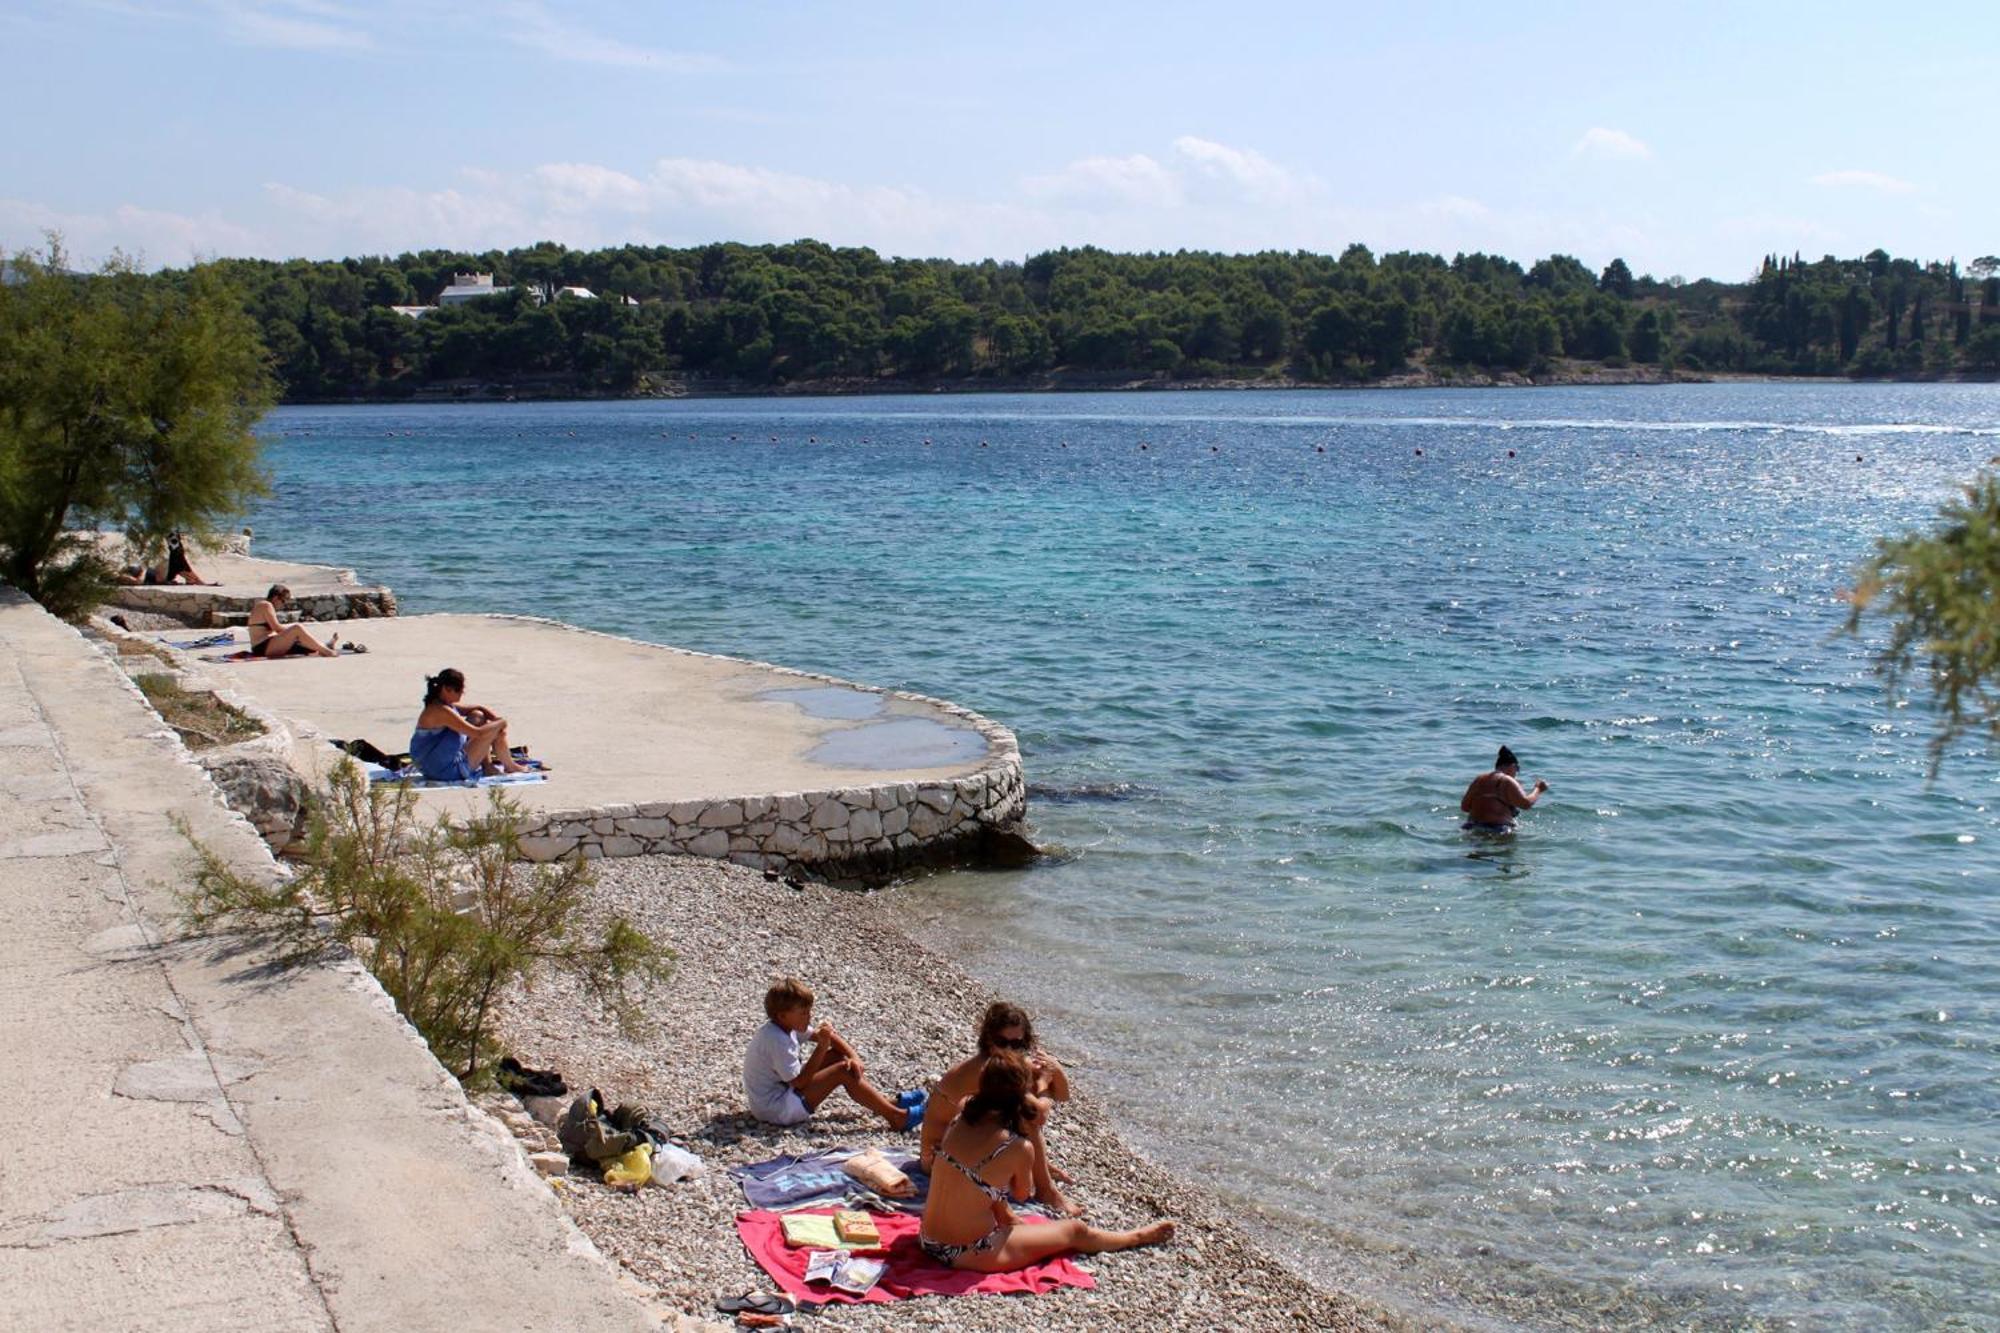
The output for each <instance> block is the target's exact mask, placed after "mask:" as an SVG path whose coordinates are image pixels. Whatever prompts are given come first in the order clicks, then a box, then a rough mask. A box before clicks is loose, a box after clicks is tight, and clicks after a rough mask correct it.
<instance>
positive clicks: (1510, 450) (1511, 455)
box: [1507, 449, 1514, 458]
mask: <svg viewBox="0 0 2000 1333" xmlns="http://www.w3.org/2000/svg"><path fill="white" fill-rule="evenodd" d="M1513 456H1514V451H1513V450H1512V449H1509V450H1508V451H1507V457H1509V458H1512V457H1513Z"/></svg>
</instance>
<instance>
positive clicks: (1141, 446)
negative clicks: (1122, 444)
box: [1139, 444, 1146, 453]
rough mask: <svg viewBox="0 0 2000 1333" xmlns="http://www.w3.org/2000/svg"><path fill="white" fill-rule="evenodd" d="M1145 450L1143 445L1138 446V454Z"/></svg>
mask: <svg viewBox="0 0 2000 1333" xmlns="http://www.w3.org/2000/svg"><path fill="white" fill-rule="evenodd" d="M1145 449H1146V446H1145V445H1143V444H1142V445H1140V446H1139V450H1140V452H1141V453H1143V452H1145Z"/></svg>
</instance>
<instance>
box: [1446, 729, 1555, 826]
mask: <svg viewBox="0 0 2000 1333" xmlns="http://www.w3.org/2000/svg"><path fill="white" fill-rule="evenodd" d="M1548 789H1549V784H1548V783H1546V782H1544V781H1543V780H1542V779H1540V778H1536V779H1535V786H1534V789H1533V790H1532V791H1530V790H1528V789H1526V788H1524V787H1522V786H1521V761H1520V760H1518V759H1516V758H1515V757H1514V752H1513V751H1512V750H1510V749H1508V748H1507V747H1506V746H1504V745H1503V746H1501V747H1500V755H1499V757H1498V758H1496V759H1495V760H1494V761H1493V771H1492V772H1490V773H1481V774H1480V775H1479V776H1478V777H1476V778H1474V779H1473V780H1472V785H1471V786H1469V787H1467V788H1466V789H1465V795H1464V796H1462V797H1460V798H1459V802H1458V808H1459V809H1460V810H1462V811H1464V812H1465V823H1464V824H1463V825H1461V826H1460V827H1462V828H1464V829H1465V830H1466V832H1468V833H1488V834H1498V833H1512V832H1513V831H1514V816H1515V815H1516V814H1518V813H1519V812H1520V811H1522V810H1526V809H1528V808H1529V807H1530V806H1532V805H1534V803H1535V802H1536V801H1539V800H1541V799H1542V793H1543V792H1545V791H1547V790H1548Z"/></svg>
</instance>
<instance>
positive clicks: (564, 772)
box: [151, 615, 1024, 878]
mask: <svg viewBox="0 0 2000 1333" xmlns="http://www.w3.org/2000/svg"><path fill="white" fill-rule="evenodd" d="M314 632H315V634H320V635H322V636H324V635H325V634H331V633H334V632H338V633H339V634H340V635H341V637H342V638H343V639H344V640H349V641H358V642H360V643H363V644H365V645H366V646H367V647H368V649H369V651H368V652H367V653H365V654H357V655H342V656H341V657H339V658H337V659H329V658H303V657H302V658H293V659H287V660H283V661H276V662H267V661H250V662H217V661H213V660H209V659H212V658H214V657H216V656H218V655H220V654H221V653H223V652H225V651H227V650H225V649H214V648H212V649H205V650H194V651H192V652H190V653H187V654H183V655H182V657H183V660H186V659H189V658H191V659H193V660H191V661H188V662H187V665H188V666H189V668H190V670H191V672H192V673H193V675H194V676H195V677H196V678H198V680H199V681H200V682H201V683H202V684H203V685H205V686H207V687H210V688H213V689H215V690H216V691H217V692H218V693H221V694H223V695H224V697H228V696H229V695H230V694H234V695H236V696H240V697H241V698H242V699H243V700H245V701H247V702H248V703H249V704H251V705H252V706H253V707H254V708H255V709H256V710H259V711H262V712H266V713H269V714H273V715H275V716H276V717H277V718H279V719H282V720H283V721H284V722H285V725H286V726H287V728H288V730H290V731H291V732H292V734H293V737H294V745H293V749H292V758H293V765H294V767H295V768H297V769H298V770H299V771H300V772H301V773H303V774H306V775H308V776H310V777H319V776H322V775H323V774H324V773H325V772H326V771H327V770H328V769H330V768H331V767H332V765H333V764H334V763H336V762H337V761H338V759H339V758H340V756H339V754H338V753H337V752H336V751H335V750H334V749H333V748H332V746H331V745H329V744H328V743H327V742H328V740H329V739H330V738H339V739H353V738H356V737H361V738H365V739H367V740H368V741H370V742H372V743H373V744H374V745H376V746H378V747H379V748H381V749H383V750H385V751H388V752H391V753H394V752H397V751H400V750H404V749H406V748H407V747H408V745H409V739H410V732H411V729H412V727H413V725H414V723H415V720H416V716H417V713H418V711H419V709H420V707H421V704H422V698H423V692H424V678H425V677H426V676H427V675H429V674H431V673H433V672H436V671H438V670H439V669H441V668H444V667H457V668H458V669H459V670H461V671H463V672H464V673H465V675H466V681H467V691H466V693H467V699H468V702H472V703H479V704H485V705H487V706H488V707H491V708H493V709H495V710H496V711H498V712H499V713H500V714H502V715H503V716H505V717H506V718H507V719H508V731H509V739H510V740H511V741H512V742H513V743H515V744H517V745H521V744H525V745H527V746H528V747H530V749H531V751H532V752H533V754H534V755H535V757H536V758H538V759H541V760H543V761H544V762H545V763H547V764H548V765H549V766H550V768H551V769H552V774H551V777H550V779H549V780H548V781H546V782H541V783H532V784H526V785H520V786H512V787H509V788H508V789H507V790H508V792H509V794H510V795H512V796H513V797H514V798H516V799H517V800H518V801H520V802H521V804H522V805H523V806H524V807H525V808H526V809H527V810H529V811H530V812H532V813H533V814H534V816H535V817H536V822H535V824H534V828H533V832H534V834H535V840H534V841H532V842H531V844H530V846H529V851H530V853H531V854H535V855H543V854H546V855H551V856H553V855H563V854H566V853H568V852H570V851H576V850H581V851H582V852H583V854H584V855H587V856H592V855H604V856H619V855H639V854H643V853H647V852H660V851H672V852H684V853H689V854H693V855H706V856H718V857H728V858H730V859H733V860H737V861H739V862H742V863H744V864H751V865H758V866H763V867H767V868H775V869H788V868H790V867H792V866H794V865H803V866H810V867H814V868H816V869H820V870H822V871H839V872H841V873H842V874H847V873H848V872H858V871H860V870H862V869H864V868H868V869H870V873H873V872H880V871H886V870H889V869H893V868H895V867H896V866H899V865H903V864H908V863H912V862H916V861H922V860H936V859H949V856H948V853H949V851H950V849H951V848H952V847H953V846H955V845H957V844H960V843H963V842H964V841H965V840H966V839H968V838H977V837H979V836H980V835H981V834H982V833H983V831H984V830H986V829H989V828H991V827H993V826H997V825H1002V824H1006V823H1009V822H1011V821H1013V820H1015V819H1018V818H1019V817H1020V815H1021V813H1022V809H1023V802H1024V796H1023V787H1022V783H1021V770H1020V754H1019V749H1018V747H1017V746H1016V744H1015V741H1014V737H1013V735H1012V733H1010V732H1009V731H1007V729H1006V728H1004V727H1002V726H1000V725H998V724H997V723H994V722H991V721H989V720H988V719H985V718H982V717H980V716H978V715H977V714H975V713H972V712H969V711H968V710H966V709H963V708H960V707H958V706H956V705H953V704H949V703H946V702H944V701H942V700H936V699H929V698H925V697H923V696H920V695H913V694H901V693H890V692H886V691H882V690H879V689H873V688H870V687H867V686H861V685H855V684H852V683H850V682H845V681H838V680H833V679H830V678H827V677H821V676H813V675H808V674H805V673H801V672H796V671H791V670H788V669H785V668H781V667H774V666H770V665H767V664H763V663H757V662H749V661H743V660H740V659H735V658H727V657H715V656H709V655H706V654H701V653H692V652H687V651H684V650H681V649H675V648H667V647H661V646H658V645H653V644H645V643H638V642H635V641H633V640H629V639H622V638H617V637H614V636H611V635H606V634H597V633H592V632H589V631H585V630H579V629H576V628H573V627H570V626H566V625H560V624H557V623H555V622H551V621H543V620H534V619H523V618H517V617H503V616H468V615H427V616H401V617H397V618H395V619H391V620H368V621H356V622H349V623H344V624H337V625H323V626H315V627H314ZM151 637H152V638H154V639H155V641H158V642H163V643H166V644H173V643H175V642H177V641H178V642H187V641H189V639H190V635H189V634H188V633H187V632H185V631H183V632H180V633H162V634H157V635H153V636H151ZM236 638H237V640H238V641H239V644H240V643H241V642H242V641H244V639H245V636H244V634H243V633H242V632H240V631H239V632H238V633H237V635H236ZM419 800H420V801H421V802H422V803H423V804H424V805H425V806H426V807H434V808H436V809H438V810H440V811H452V812H457V813H464V812H467V811H471V810H474V809H477V808H481V807H483V806H484V804H485V802H486V794H485V792H483V791H479V790H464V789H447V790H437V789H430V790H424V791H421V792H420V793H419ZM864 863H865V867H864ZM861 877H863V878H866V877H868V876H867V875H862V876H861Z"/></svg>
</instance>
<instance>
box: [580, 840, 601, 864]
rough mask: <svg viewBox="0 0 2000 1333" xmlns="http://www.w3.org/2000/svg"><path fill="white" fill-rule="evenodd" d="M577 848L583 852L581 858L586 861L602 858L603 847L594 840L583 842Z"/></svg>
mask: <svg viewBox="0 0 2000 1333" xmlns="http://www.w3.org/2000/svg"><path fill="white" fill-rule="evenodd" d="M579 850H581V852H582V853H583V859H584V860H586V861H601V860H603V859H604V849H603V848H602V847H600V846H598V845H597V844H596V843H594V842H586V843H584V844H583V846H582V847H581V848H580V849H579Z"/></svg>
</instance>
